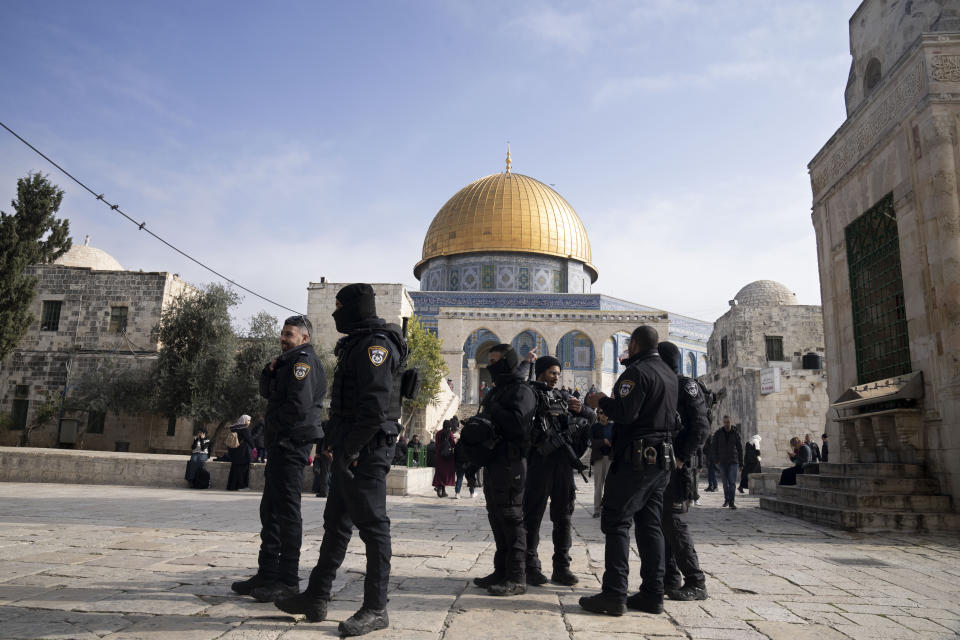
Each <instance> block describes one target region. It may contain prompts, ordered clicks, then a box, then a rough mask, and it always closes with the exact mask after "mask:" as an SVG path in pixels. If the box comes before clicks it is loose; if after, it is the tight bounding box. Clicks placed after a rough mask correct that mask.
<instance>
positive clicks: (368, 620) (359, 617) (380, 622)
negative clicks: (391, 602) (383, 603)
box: [337, 607, 390, 636]
mask: <svg viewBox="0 0 960 640" xmlns="http://www.w3.org/2000/svg"><path fill="white" fill-rule="evenodd" d="M389 626H390V618H388V617H387V610H386V609H379V610H377V609H367V608H366V607H361V608H360V610H359V611H357V612H356V613H355V614H353V615H352V616H350V617H349V618H347V619H346V620H344V621H343V622H341V623H340V625H339V626H338V627H337V629H338V630H339V631H340V635H343V636H362V635H363V634H365V633H370V632H371V631H378V630H380V629H386V628H387V627H389Z"/></svg>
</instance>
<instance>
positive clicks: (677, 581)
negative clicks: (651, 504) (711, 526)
mask: <svg viewBox="0 0 960 640" xmlns="http://www.w3.org/2000/svg"><path fill="white" fill-rule="evenodd" d="M692 473H694V471H693V470H692V469H690V467H687V466H685V467H684V468H683V469H674V470H673V471H672V472H671V473H670V484H668V485H667V488H666V490H665V491H664V496H663V516H662V520H661V523H660V524H661V527H662V528H663V542H664V559H665V560H664V571H665V574H664V577H663V584H664V589H665V590H666V591H670V590H671V589H678V588H680V587H681V586H682V583H681V577H682V578H683V579H685V580H686V582H687V583H689V584H693V585H696V586H698V587H702V586H704V585H705V584H706V578H705V577H704V575H703V571H701V569H700V560H699V558H697V550H696V548H695V547H694V546H693V538H692V537H691V536H690V530H689V529H688V528H687V523H686V522H685V521H684V517H683V515H682V514H681V513H678V512H677V511H676V510H675V509H674V507H673V505H674V504H677V503H680V502H684V501H686V500H687V498H688V497H689V495H688V484H689V478H690V476H691V474H692Z"/></svg>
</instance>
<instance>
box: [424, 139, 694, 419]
mask: <svg viewBox="0 0 960 640" xmlns="http://www.w3.org/2000/svg"><path fill="white" fill-rule="evenodd" d="M413 272H414V275H415V276H416V277H417V278H418V279H419V280H420V291H411V292H410V297H411V298H412V299H413V303H414V306H415V309H416V314H417V316H418V317H419V318H420V319H421V321H422V322H423V324H424V326H426V327H427V328H429V329H430V330H431V331H434V332H436V333H437V335H438V336H439V337H440V339H441V341H442V343H443V352H444V358H445V360H446V362H447V366H448V368H449V369H450V372H451V380H452V384H453V387H454V391H455V393H456V394H457V395H458V396H460V397H461V398H462V400H463V402H465V403H468V404H472V403H476V402H478V401H479V393H480V386H481V384H482V383H488V384H489V382H490V380H489V374H487V371H486V361H487V354H488V352H489V350H490V348H491V347H492V346H493V345H495V344H498V343H510V344H512V345H513V346H514V348H516V349H517V351H519V352H520V353H526V352H528V351H529V350H530V349H536V350H537V353H538V354H539V355H551V356H555V357H557V358H559V360H560V361H561V362H563V377H562V379H561V384H562V385H566V386H567V387H570V388H579V389H581V390H582V391H586V390H588V389H589V388H590V387H591V386H596V387H597V388H599V389H605V390H607V391H609V389H610V387H611V386H612V384H613V381H614V380H615V379H616V377H617V375H619V373H620V372H621V371H622V365H621V364H620V358H621V356H623V355H624V354H625V353H626V348H627V342H628V339H629V334H630V332H631V331H632V330H633V329H634V328H636V327H637V326H638V325H641V324H651V325H653V326H656V327H657V329H658V330H659V332H660V335H661V337H662V339H670V340H672V341H674V342H675V343H677V345H678V346H679V347H680V348H681V351H682V355H683V360H684V367H685V370H686V371H687V372H688V373H689V374H690V375H694V376H695V375H700V374H702V373H704V372H705V371H706V366H707V365H706V340H707V338H708V337H709V335H710V328H711V325H710V323H708V322H703V321H701V320H696V319H694V318H688V317H685V316H681V315H678V314H674V313H669V312H667V311H663V310H660V309H655V308H652V307H648V306H645V305H642V304H637V303H634V302H629V301H626V300H621V299H619V298H615V297H612V296H607V295H603V294H600V293H594V292H593V291H592V287H593V284H594V283H595V282H596V281H597V278H598V276H599V274H598V271H597V269H596V267H594V266H593V264H592V262H591V250H590V240H589V238H588V236H587V232H586V229H585V227H584V224H583V222H582V221H581V219H580V217H579V216H578V215H577V213H576V211H574V209H573V207H572V206H571V205H570V203H568V202H567V201H566V200H565V199H564V198H563V197H562V196H561V195H560V194H559V193H557V192H556V191H554V190H553V189H551V188H550V187H548V186H547V185H545V184H543V183H542V182H540V181H538V180H535V179H534V178H531V177H529V176H525V175H521V174H517V173H513V172H512V171H511V158H510V154H509V151H508V153H507V166H506V171H504V172H503V173H497V174H493V175H489V176H486V177H484V178H480V179H478V180H476V181H474V182H472V183H471V184H469V185H467V186H466V187H464V188H462V189H461V190H460V191H458V192H457V193H456V194H454V196H453V197H452V198H450V199H449V200H448V201H447V203H446V204H444V205H443V206H442V207H441V208H440V210H439V211H438V212H437V214H436V216H435V217H434V219H433V221H432V223H431V224H430V227H429V229H428V230H427V234H426V237H425V238H424V241H423V253H422V256H421V259H420V261H419V262H418V263H417V264H416V266H414V269H413Z"/></svg>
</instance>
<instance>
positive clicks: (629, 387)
mask: <svg viewBox="0 0 960 640" xmlns="http://www.w3.org/2000/svg"><path fill="white" fill-rule="evenodd" d="M634 386H636V385H635V383H634V382H633V380H624V381H623V382H621V383H620V386H619V387H617V396H619V397H621V398H626V397H627V396H628V395H630V392H631V391H633V387H634Z"/></svg>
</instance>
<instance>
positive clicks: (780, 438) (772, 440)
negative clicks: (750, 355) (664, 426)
mask: <svg viewBox="0 0 960 640" xmlns="http://www.w3.org/2000/svg"><path fill="white" fill-rule="evenodd" d="M725 388H726V390H727V392H726V396H725V397H724V398H723V399H722V400H721V401H720V402H719V403H718V404H717V406H716V408H715V409H714V414H715V416H716V418H717V420H716V422H717V424H715V425H714V428H717V427H718V425H719V422H720V418H721V416H723V415H724V414H729V415H730V418H731V420H732V421H733V422H734V424H740V432H741V435H742V437H743V440H744V444H746V441H747V440H749V439H750V438H751V437H752V436H753V435H754V434H757V433H759V434H760V437H761V440H760V454H761V456H762V457H763V459H764V465H763V466H764V467H766V465H767V464H772V465H785V464H786V461H787V457H786V456H787V452H789V451H791V449H790V438H792V437H794V436H797V437H803V436H804V435H806V434H808V433H809V434H811V435H812V436H813V440H814V442H816V443H817V444H818V445H819V444H820V434H821V433H823V431H824V428H825V424H826V415H827V410H828V409H829V408H830V401H829V399H828V398H827V382H826V372H824V371H820V370H807V369H800V370H797V369H794V370H790V369H785V370H781V373H780V391H779V392H775V393H768V394H762V393H761V392H760V371H758V370H753V371H745V372H744V373H743V374H742V375H739V376H736V377H734V378H732V379H730V380H728V381H727V383H726V386H725ZM714 390H716V389H714Z"/></svg>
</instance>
